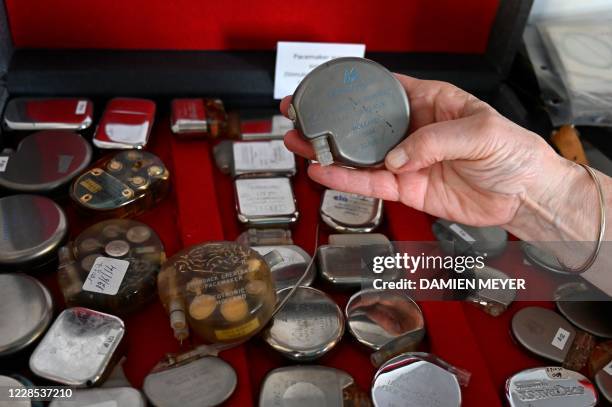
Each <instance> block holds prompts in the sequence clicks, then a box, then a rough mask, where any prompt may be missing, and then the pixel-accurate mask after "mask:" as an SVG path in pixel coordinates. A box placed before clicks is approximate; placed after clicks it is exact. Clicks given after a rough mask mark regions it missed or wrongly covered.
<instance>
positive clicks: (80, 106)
mask: <svg viewBox="0 0 612 407" xmlns="http://www.w3.org/2000/svg"><path fill="white" fill-rule="evenodd" d="M86 110H87V101H86V100H79V101H78V103H77V105H76V110H75V111H74V113H75V114H83V113H85V111H86Z"/></svg>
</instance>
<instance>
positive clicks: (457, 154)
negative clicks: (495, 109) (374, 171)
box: [385, 113, 503, 173]
mask: <svg viewBox="0 0 612 407" xmlns="http://www.w3.org/2000/svg"><path fill="white" fill-rule="evenodd" d="M502 120H503V119H502V118H501V116H499V115H498V114H491V113H484V114H478V115H473V116H469V117H464V118H461V119H456V120H448V121H443V122H438V123H432V124H429V125H427V126H423V127H421V128H419V129H418V130H416V131H415V132H414V133H412V134H411V135H410V136H408V138H407V139H405V140H404V141H402V142H401V143H400V144H399V145H397V146H396V147H395V148H394V149H393V150H391V151H390V152H389V153H388V154H387V157H386V158H385V166H386V167H387V169H388V170H389V171H391V172H394V173H402V172H406V171H418V170H420V169H422V168H426V167H429V166H431V165H433V164H435V163H437V162H441V161H447V160H478V159H482V158H485V157H486V156H487V155H488V154H489V152H490V147H491V144H492V143H491V141H492V140H493V139H494V138H491V137H486V135H487V133H491V132H492V131H493V129H495V128H497V126H499V123H501V121H502Z"/></svg>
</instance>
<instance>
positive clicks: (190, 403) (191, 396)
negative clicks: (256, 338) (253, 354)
mask: <svg viewBox="0 0 612 407" xmlns="http://www.w3.org/2000/svg"><path fill="white" fill-rule="evenodd" d="M237 383H238V377H237V376H236V372H235V371H234V369H233V368H232V367H231V366H230V365H229V364H228V363H227V362H225V361H224V360H222V359H220V358H218V357H216V356H204V357H199V358H196V359H195V360H191V359H190V360H185V361H184V362H177V363H172V364H171V366H167V367H166V366H165V367H160V368H158V367H156V368H154V369H153V371H152V372H151V373H149V375H147V377H145V380H144V384H143V391H144V393H145V394H146V396H147V398H148V399H149V401H150V402H151V404H153V405H154V406H155V407H175V406H182V407H213V406H218V405H220V404H222V403H223V402H224V401H225V400H227V399H228V398H229V397H230V396H231V395H232V393H233V392H234V390H235V389H236V385H237Z"/></svg>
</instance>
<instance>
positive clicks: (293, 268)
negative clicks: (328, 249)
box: [252, 245, 317, 292]
mask: <svg viewBox="0 0 612 407" xmlns="http://www.w3.org/2000/svg"><path fill="white" fill-rule="evenodd" d="M252 249H253V250H255V251H257V252H258V253H259V254H261V255H262V256H264V255H266V254H268V253H270V252H271V251H273V250H276V251H277V252H278V253H279V254H280V256H281V257H282V258H283V260H282V261H281V262H280V263H278V264H276V265H274V266H272V267H271V271H272V278H273V279H274V284H275V286H276V291H277V292H278V291H280V290H283V289H285V288H287V287H293V286H294V285H295V284H296V283H297V282H298V280H299V279H300V277H302V274H304V271H306V267H307V266H308V263H310V259H311V257H310V255H309V254H308V253H306V252H305V251H304V249H302V248H301V247H299V246H296V245H277V246H253V247H252ZM316 273H317V270H316V267H311V268H310V270H308V274H307V275H306V277H305V278H304V280H303V281H302V285H303V286H306V287H308V286H310V285H311V284H312V282H313V281H314V278H315V276H316Z"/></svg>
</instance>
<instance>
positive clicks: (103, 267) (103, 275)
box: [83, 256, 130, 295]
mask: <svg viewBox="0 0 612 407" xmlns="http://www.w3.org/2000/svg"><path fill="white" fill-rule="evenodd" d="M129 266H130V262H129V261H126V260H120V259H113V258H111V257H102V256H100V257H98V258H97V259H96V261H95V262H94V264H93V266H92V267H91V271H90V272H89V275H88V276H87V279H86V280H85V283H84V284H83V290H84V291H91V292H94V293H99V294H107V295H116V294H117V293H118V292H119V287H120V286H121V282H122V281H123V277H124V276H125V272H126V271H127V269H128V267H129Z"/></svg>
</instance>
